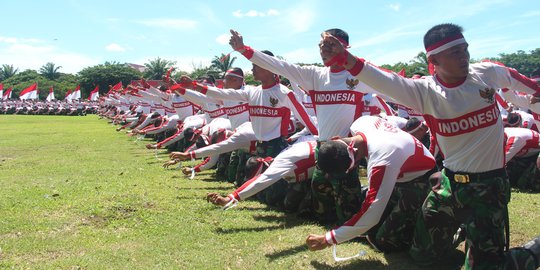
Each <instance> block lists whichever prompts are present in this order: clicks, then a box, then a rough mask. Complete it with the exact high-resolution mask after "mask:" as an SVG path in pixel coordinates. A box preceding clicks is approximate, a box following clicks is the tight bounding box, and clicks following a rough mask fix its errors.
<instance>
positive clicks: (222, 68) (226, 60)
mask: <svg viewBox="0 0 540 270" xmlns="http://www.w3.org/2000/svg"><path fill="white" fill-rule="evenodd" d="M234 60H236V57H232V58H231V56H230V55H228V54H227V55H225V54H221V56H214V60H212V62H211V63H212V64H211V65H210V67H211V68H213V69H216V70H218V71H219V73H220V75H224V74H225V72H227V70H229V69H230V68H231V67H232V66H233V63H234Z"/></svg>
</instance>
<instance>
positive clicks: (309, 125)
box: [287, 92, 319, 135]
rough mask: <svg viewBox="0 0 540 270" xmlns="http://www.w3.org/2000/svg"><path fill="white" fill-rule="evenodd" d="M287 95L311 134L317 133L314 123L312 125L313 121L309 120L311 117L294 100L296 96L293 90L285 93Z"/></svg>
mask: <svg viewBox="0 0 540 270" xmlns="http://www.w3.org/2000/svg"><path fill="white" fill-rule="evenodd" d="M287 96H288V97H289V100H290V101H291V102H292V104H293V106H294V108H295V109H296V111H297V112H298V114H299V116H300V117H301V118H302V120H304V123H306V127H307V128H308V129H309V131H310V132H311V134H313V135H319V132H317V128H316V127H315V125H313V122H311V118H309V115H308V114H307V113H306V109H305V108H304V107H303V106H302V105H301V104H300V103H299V102H298V100H296V96H295V95H294V93H293V92H289V93H288V94H287Z"/></svg>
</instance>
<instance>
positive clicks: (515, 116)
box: [506, 112, 521, 127]
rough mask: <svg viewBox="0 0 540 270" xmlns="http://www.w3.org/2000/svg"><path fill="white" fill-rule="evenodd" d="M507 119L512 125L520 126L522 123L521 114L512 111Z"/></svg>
mask: <svg viewBox="0 0 540 270" xmlns="http://www.w3.org/2000/svg"><path fill="white" fill-rule="evenodd" d="M506 121H507V123H508V125H509V126H511V127H518V126H519V125H520V123H521V115H519V113H515V112H511V113H509V114H508V116H507V117H506Z"/></svg>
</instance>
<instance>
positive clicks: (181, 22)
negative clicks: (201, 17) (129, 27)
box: [138, 18, 198, 30]
mask: <svg viewBox="0 0 540 270" xmlns="http://www.w3.org/2000/svg"><path fill="white" fill-rule="evenodd" d="M138 23H140V24H143V25H146V26H151V27H160V28H168V29H176V30H192V29H195V28H196V27H197V25H198V22H197V21H194V20H186V19H166V18H161V19H150V20H141V21H138Z"/></svg>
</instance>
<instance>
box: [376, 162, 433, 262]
mask: <svg viewBox="0 0 540 270" xmlns="http://www.w3.org/2000/svg"><path fill="white" fill-rule="evenodd" d="M432 172H433V171H430V172H428V173H426V174H425V175H423V176H420V177H418V178H416V179H414V180H412V181H409V182H406V183H396V185H395V187H394V190H393V191H392V195H391V196H390V199H389V200H388V203H387V204H386V207H385V210H384V212H383V214H382V216H381V219H380V221H379V223H378V224H377V225H375V226H374V227H373V228H371V229H370V230H369V231H368V232H367V233H366V234H367V235H368V236H369V241H370V242H371V243H372V244H373V245H374V246H375V247H376V248H377V249H379V250H380V251H383V252H393V251H403V250H406V249H408V248H410V246H411V242H412V236H413V232H414V225H415V224H416V220H417V218H418V215H419V214H420V210H421V208H422V203H423V202H424V200H425V199H426V196H427V195H428V193H429V191H430V188H431V184H430V183H429V179H428V178H429V176H430V175H431V173H432Z"/></svg>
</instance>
